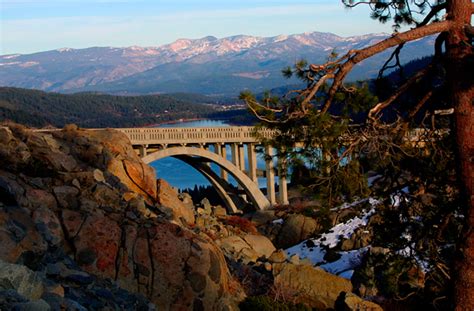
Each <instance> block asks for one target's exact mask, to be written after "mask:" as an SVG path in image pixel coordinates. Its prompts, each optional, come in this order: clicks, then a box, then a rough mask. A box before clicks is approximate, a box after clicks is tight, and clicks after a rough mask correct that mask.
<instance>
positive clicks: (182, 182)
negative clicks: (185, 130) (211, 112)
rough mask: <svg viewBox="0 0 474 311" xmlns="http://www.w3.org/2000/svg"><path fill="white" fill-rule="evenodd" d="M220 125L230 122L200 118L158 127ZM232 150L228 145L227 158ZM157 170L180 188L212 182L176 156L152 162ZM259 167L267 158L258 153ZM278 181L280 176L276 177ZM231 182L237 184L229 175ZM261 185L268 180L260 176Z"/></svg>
mask: <svg viewBox="0 0 474 311" xmlns="http://www.w3.org/2000/svg"><path fill="white" fill-rule="evenodd" d="M220 126H229V124H227V123H225V122H224V121H219V120H199V121H189V122H180V123H173V124H163V125H160V126H158V127H220ZM213 148H214V146H211V147H210V150H211V151H214V149H213ZM244 148H245V150H244V154H245V162H246V165H247V146H245V147H244ZM231 157H232V155H231V150H230V146H227V160H229V161H231ZM150 165H151V166H152V167H153V168H155V170H156V175H157V178H163V179H165V180H166V181H167V182H168V183H170V185H172V186H173V187H176V188H179V189H186V188H194V186H195V185H198V186H201V185H202V186H209V185H210V183H209V182H208V181H207V179H206V178H204V176H202V175H201V173H199V172H198V171H196V170H195V169H194V168H193V167H191V166H190V165H188V164H186V163H184V162H182V161H181V160H178V159H175V158H171V157H170V158H165V159H161V160H158V161H155V162H152V163H151V164H150ZM257 167H258V168H259V169H264V168H265V160H264V157H263V154H260V153H259V154H257ZM211 168H212V169H213V170H214V171H215V172H220V170H219V169H218V167H217V165H214V164H212V165H211ZM275 179H276V182H278V177H276V178H275ZM229 182H230V183H232V184H233V185H237V183H236V182H235V180H234V179H233V178H232V176H229ZM259 186H260V187H266V180H265V179H264V178H259Z"/></svg>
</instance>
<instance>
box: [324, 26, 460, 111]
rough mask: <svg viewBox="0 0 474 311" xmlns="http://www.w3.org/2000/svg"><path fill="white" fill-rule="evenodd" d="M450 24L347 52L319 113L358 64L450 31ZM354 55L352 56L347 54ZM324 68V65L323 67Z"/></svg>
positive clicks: (412, 31) (405, 33) (413, 30)
mask: <svg viewBox="0 0 474 311" xmlns="http://www.w3.org/2000/svg"><path fill="white" fill-rule="evenodd" d="M451 25H452V23H451V22H450V21H442V22H439V23H433V24H429V25H426V26H422V27H419V28H414V29H411V30H408V31H406V32H401V33H398V34H396V35H394V36H392V37H390V38H387V39H385V40H383V41H381V42H379V43H376V44H374V45H371V46H369V47H367V48H364V49H362V50H358V51H355V52H354V51H349V52H348V53H347V54H346V55H345V56H347V57H342V59H344V58H347V61H346V62H344V63H343V64H341V65H340V67H339V70H338V71H337V73H336V74H335V77H334V81H333V84H332V86H331V88H330V89H329V92H328V97H327V99H326V102H325V104H324V106H323V109H322V110H321V112H323V113H325V112H327V111H328V109H329V107H330V106H331V103H332V101H333V99H334V96H335V95H336V92H337V91H338V90H339V88H340V87H341V85H342V83H343V81H344V79H345V77H346V76H347V74H348V73H349V72H350V71H351V70H352V68H353V67H354V66H355V65H356V64H358V63H360V62H361V61H363V60H365V59H367V58H369V57H371V56H373V55H376V54H378V53H381V52H383V51H385V50H387V49H389V48H391V47H394V46H396V45H400V44H402V43H406V42H410V41H413V40H417V39H420V38H423V37H426V36H429V35H433V34H435V33H440V32H443V31H446V30H448V29H450V27H451ZM351 52H352V53H354V55H353V56H351V54H349V53H351ZM323 66H324V65H323Z"/></svg>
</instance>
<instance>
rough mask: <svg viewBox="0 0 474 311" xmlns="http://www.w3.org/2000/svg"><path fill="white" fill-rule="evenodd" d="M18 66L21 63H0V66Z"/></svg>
mask: <svg viewBox="0 0 474 311" xmlns="http://www.w3.org/2000/svg"><path fill="white" fill-rule="evenodd" d="M18 64H21V62H10V63H0V66H12V65H18Z"/></svg>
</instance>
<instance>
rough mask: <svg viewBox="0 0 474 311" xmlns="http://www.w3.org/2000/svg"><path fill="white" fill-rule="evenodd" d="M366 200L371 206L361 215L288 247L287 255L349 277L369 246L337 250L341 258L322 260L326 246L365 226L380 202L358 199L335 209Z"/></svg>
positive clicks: (332, 246) (329, 246)
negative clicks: (315, 237) (329, 260)
mask: <svg viewBox="0 0 474 311" xmlns="http://www.w3.org/2000/svg"><path fill="white" fill-rule="evenodd" d="M365 201H368V202H369V203H370V205H371V206H372V208H371V209H370V210H369V211H364V212H363V214H362V215H361V217H354V218H352V219H350V220H348V221H347V222H345V223H340V224H337V225H336V226H334V227H333V228H331V230H329V231H328V232H327V233H324V234H322V235H321V237H320V238H318V239H310V240H306V241H304V242H302V243H300V244H298V245H295V246H293V247H290V248H288V249H287V250H286V253H287V255H288V257H290V256H292V255H298V256H299V257H300V258H301V259H304V258H307V259H309V260H310V261H311V263H312V264H313V265H315V266H320V268H322V269H324V270H325V271H327V272H330V273H333V274H340V275H343V277H346V278H350V277H351V276H352V272H349V271H350V270H353V269H354V268H355V267H356V266H358V265H359V264H360V261H361V259H362V257H363V255H364V254H365V253H366V252H367V250H368V248H369V246H367V247H364V248H361V249H358V250H352V251H348V252H339V254H340V255H341V258H339V259H338V260H336V261H334V262H330V263H327V262H326V261H325V260H324V256H325V255H326V249H327V248H334V247H335V246H336V245H337V244H338V243H339V242H340V240H341V239H342V238H345V239H347V238H350V237H351V235H352V234H353V233H354V231H355V230H356V229H357V228H359V227H362V226H366V225H367V223H368V221H369V218H370V216H372V215H373V214H374V213H375V206H376V205H377V204H379V203H380V201H379V200H375V199H373V198H369V199H363V200H358V201H356V202H352V203H345V204H343V205H341V206H339V207H338V208H336V209H343V208H348V207H351V206H355V205H357V204H360V203H363V202H365Z"/></svg>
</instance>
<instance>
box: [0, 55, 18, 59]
mask: <svg viewBox="0 0 474 311" xmlns="http://www.w3.org/2000/svg"><path fill="white" fill-rule="evenodd" d="M20 55H21V54H12V55H5V56H2V58H3V59H12V58H17V57H18V56H20Z"/></svg>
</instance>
